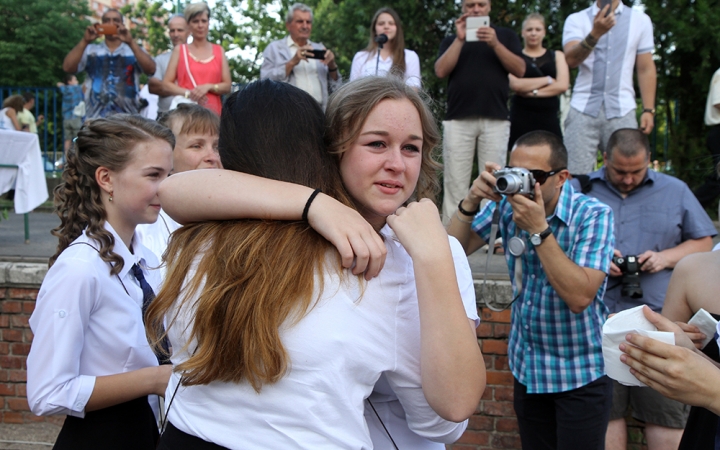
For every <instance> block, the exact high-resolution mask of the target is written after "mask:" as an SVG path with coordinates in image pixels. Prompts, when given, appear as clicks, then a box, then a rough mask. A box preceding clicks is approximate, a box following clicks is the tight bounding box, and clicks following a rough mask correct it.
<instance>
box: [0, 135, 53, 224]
mask: <svg viewBox="0 0 720 450" xmlns="http://www.w3.org/2000/svg"><path fill="white" fill-rule="evenodd" d="M0 164H11V165H15V166H18V167H19V168H18V169H7V168H4V167H3V168H0V194H4V193H5V192H7V191H9V190H10V189H13V188H14V189H15V212H16V213H17V214H25V213H27V212H30V211H32V210H33V209H35V208H37V207H38V206H40V205H41V204H42V203H43V202H44V201H45V200H47V199H48V190H47V181H46V180H45V170H44V169H43V162H42V156H41V155H40V141H39V140H38V136H37V134H35V133H26V132H22V131H9V130H0Z"/></svg>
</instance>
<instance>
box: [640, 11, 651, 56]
mask: <svg viewBox="0 0 720 450" xmlns="http://www.w3.org/2000/svg"><path fill="white" fill-rule="evenodd" d="M640 23H641V24H642V30H641V31H640V41H639V42H638V49H637V54H638V55H642V54H643V53H650V52H652V51H653V50H654V49H655V40H654V39H653V26H652V21H651V20H650V17H648V15H647V14H643V15H642V19H641V20H640Z"/></svg>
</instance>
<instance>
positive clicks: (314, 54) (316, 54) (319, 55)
mask: <svg viewBox="0 0 720 450" xmlns="http://www.w3.org/2000/svg"><path fill="white" fill-rule="evenodd" d="M325 51H326V50H317V49H313V50H306V51H305V56H307V57H308V58H312V59H325Z"/></svg>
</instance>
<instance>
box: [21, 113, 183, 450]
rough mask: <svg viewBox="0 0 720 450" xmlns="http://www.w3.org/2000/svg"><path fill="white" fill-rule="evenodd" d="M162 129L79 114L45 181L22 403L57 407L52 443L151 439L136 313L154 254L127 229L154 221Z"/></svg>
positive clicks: (164, 150)
mask: <svg viewBox="0 0 720 450" xmlns="http://www.w3.org/2000/svg"><path fill="white" fill-rule="evenodd" d="M174 142H175V140H174V137H173V135H172V132H171V131H170V130H169V129H167V128H165V127H164V126H162V125H159V124H157V123H156V122H153V121H150V120H147V119H144V118H142V117H139V116H130V115H124V114H118V115H114V116H111V117H108V118H104V119H96V120H92V121H89V122H87V123H86V124H85V126H84V127H83V128H82V129H81V130H80V132H79V133H78V137H77V141H76V143H75V148H74V149H72V150H71V151H69V152H68V155H67V158H68V159H67V163H66V166H65V171H64V172H63V183H62V184H60V185H59V186H58V187H57V188H56V189H55V205H56V210H57V213H58V215H59V216H60V220H61V223H60V226H59V227H58V228H56V229H55V230H53V235H55V236H57V237H58V238H59V244H58V248H57V252H56V253H55V255H53V257H52V258H50V269H49V270H48V272H47V275H46V276H45V279H44V281H43V283H42V286H41V287H40V293H39V294H38V298H37V303H36V307H35V311H34V312H33V314H32V317H31V318H30V327H31V328H32V331H33V333H34V334H35V337H34V339H33V343H32V347H31V349H30V354H29V356H28V360H27V366H28V381H27V394H28V403H29V404H30V409H31V410H32V412H33V413H35V414H37V415H53V414H67V418H66V419H65V423H64V424H63V427H62V430H61V431H60V435H59V436H58V438H57V441H56V443H55V447H54V448H56V449H73V450H76V449H97V448H103V449H127V450H136V449H148V450H149V449H154V448H155V446H156V443H157V438H158V427H157V421H156V418H155V414H154V413H156V411H157V403H158V401H157V396H162V395H164V393H165V388H166V386H167V382H168V378H169V377H170V372H171V366H169V365H162V366H159V365H158V358H157V357H156V355H155V354H154V353H153V350H152V348H151V346H150V345H149V343H148V340H147V337H146V334H145V329H144V325H143V311H144V309H145V308H146V307H147V305H148V304H149V302H150V301H151V300H152V298H153V297H154V294H153V293H152V292H151V291H150V290H152V291H155V290H157V288H158V285H159V276H158V273H157V271H148V270H146V269H147V268H148V267H156V266H158V265H159V263H158V261H157V258H156V257H155V256H154V255H153V254H152V252H150V251H149V250H147V249H145V248H144V247H143V246H142V244H140V243H139V240H138V239H136V237H135V234H134V231H135V227H136V225H138V224H140V223H152V222H154V221H155V220H157V216H158V212H159V210H160V201H159V198H158V195H157V192H158V187H159V185H160V182H161V181H162V180H163V179H164V178H165V177H167V174H168V173H169V172H170V170H171V168H172V148H173V145H174Z"/></svg>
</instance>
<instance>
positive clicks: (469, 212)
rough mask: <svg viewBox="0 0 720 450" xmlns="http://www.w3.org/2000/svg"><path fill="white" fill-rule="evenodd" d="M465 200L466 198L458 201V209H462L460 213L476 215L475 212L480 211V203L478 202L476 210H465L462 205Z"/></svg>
mask: <svg viewBox="0 0 720 450" xmlns="http://www.w3.org/2000/svg"><path fill="white" fill-rule="evenodd" d="M463 200H465V199H462V200H460V203H458V211H460V214H462V215H463V216H471V217H475V214H477V213H479V212H480V204H479V203H478V207H477V208H475V210H474V211H465V210H464V209H463V207H462V202H463Z"/></svg>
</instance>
